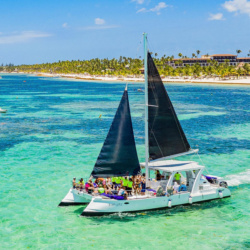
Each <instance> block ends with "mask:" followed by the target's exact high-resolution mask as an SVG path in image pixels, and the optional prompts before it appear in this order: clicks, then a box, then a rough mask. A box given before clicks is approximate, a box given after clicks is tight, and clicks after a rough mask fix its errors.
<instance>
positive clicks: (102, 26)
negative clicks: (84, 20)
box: [79, 25, 120, 30]
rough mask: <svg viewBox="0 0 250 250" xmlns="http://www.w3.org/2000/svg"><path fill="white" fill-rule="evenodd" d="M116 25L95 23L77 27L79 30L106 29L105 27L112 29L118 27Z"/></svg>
mask: <svg viewBox="0 0 250 250" xmlns="http://www.w3.org/2000/svg"><path fill="white" fill-rule="evenodd" d="M118 27H120V26H118V25H96V26H87V27H82V28H79V29H80V30H106V29H114V28H118Z"/></svg>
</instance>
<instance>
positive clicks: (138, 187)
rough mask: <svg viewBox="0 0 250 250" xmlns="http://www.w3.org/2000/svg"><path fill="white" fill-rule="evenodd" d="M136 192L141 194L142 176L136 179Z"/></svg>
mask: <svg viewBox="0 0 250 250" xmlns="http://www.w3.org/2000/svg"><path fill="white" fill-rule="evenodd" d="M135 193H136V194H140V193H141V182H140V178H139V177H138V178H136V180H135Z"/></svg>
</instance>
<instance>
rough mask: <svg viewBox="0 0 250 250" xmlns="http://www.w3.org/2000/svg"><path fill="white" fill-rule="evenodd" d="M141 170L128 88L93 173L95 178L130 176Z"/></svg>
mask: <svg viewBox="0 0 250 250" xmlns="http://www.w3.org/2000/svg"><path fill="white" fill-rule="evenodd" d="M139 171H140V164H139V160H138V156H137V152H136V147H135V139H134V132H133V126H132V120H131V116H130V108H129V101H128V92H127V88H126V89H125V91H124V93H123V96H122V99H121V102H120V105H119V107H118V109H117V111H116V114H115V117H114V120H113V122H112V125H111V127H110V129H109V132H108V135H107V137H106V140H105V142H104V144H103V146H102V149H101V152H100V154H99V156H98V158H97V161H96V164H95V166H94V169H93V171H92V174H91V175H92V176H93V177H95V178H97V177H111V176H128V175H137V174H138V172H139Z"/></svg>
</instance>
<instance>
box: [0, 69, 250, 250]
mask: <svg viewBox="0 0 250 250" xmlns="http://www.w3.org/2000/svg"><path fill="white" fill-rule="evenodd" d="M24 81H25V82H24ZM124 87H125V86H124V84H121V83H94V82H84V81H78V80H65V79H59V78H58V79H56V78H39V77H34V76H26V75H7V74H6V75H3V76H2V79H0V107H2V108H5V109H8V112H7V113H6V114H0V171H1V174H0V206H1V209H0V223H1V224H0V249H6V248H8V249H14V248H15V249H27V248H31V249H76V248H77V249H85V248H87V247H88V248H90V249H92V248H93V249H99V248H102V249H114V248H116V249H152V248H153V247H157V248H158V249H248V248H250V240H249V235H250V228H249V213H250V206H249V193H248V192H249V184H250V170H249V165H250V160H249V152H250V125H249V124H250V121H249V104H250V103H249V94H250V89H249V88H247V87H241V86H222V85H211V86H210V85H180V84H168V85H167V90H168V92H169V95H170V97H171V99H172V101H173V104H174V106H175V108H176V111H177V114H178V116H179V118H180V120H181V124H182V126H183V129H184V131H185V132H186V135H187V137H188V139H189V142H190V144H191V146H192V147H193V148H197V147H198V148H199V149H200V157H201V159H199V158H196V157H193V158H192V159H193V160H197V161H198V162H200V163H204V164H205V165H206V166H207V169H208V171H209V173H210V174H217V175H221V176H223V177H225V178H226V179H227V180H228V182H229V184H230V185H231V186H230V189H231V192H232V197H231V198H227V199H223V200H215V201H212V202H207V203H203V204H193V205H192V206H183V207H178V208H171V209H166V210H161V211H154V212H143V213H136V214H122V215H110V216H106V217H101V218H94V217H93V218H84V217H79V215H80V213H81V212H82V210H83V208H84V206H80V207H65V208H58V207H57V205H58V204H59V202H60V201H61V199H62V198H63V197H64V196H65V195H66V193H67V192H68V190H69V187H70V185H71V180H72V178H73V177H74V176H76V177H85V176H88V175H89V174H90V172H91V170H92V167H93V165H94V163H95V160H96V158H97V156H98V154H99V151H100V149H101V146H102V143H103V141H104V139H105V137H106V134H107V132H108V129H109V126H110V124H111V122H112V119H113V116H114V114H115V111H116V108H117V106H118V104H119V101H120V98H121V95H122V93H123V89H124ZM139 87H143V85H142V84H132V83H131V84H130V85H129V97H130V105H131V112H132V114H133V125H134V131H135V138H136V143H137V149H138V154H139V157H140V160H141V161H143V157H144V147H143V143H144V141H143V140H144V139H143V138H144V132H143V131H144V124H143V107H142V106H140V105H138V104H142V103H143V101H144V96H143V93H140V92H137V91H135V90H137V89H138V88H139ZM100 114H102V117H101V119H99V118H98V117H99V115H100ZM189 159H190V158H189Z"/></svg>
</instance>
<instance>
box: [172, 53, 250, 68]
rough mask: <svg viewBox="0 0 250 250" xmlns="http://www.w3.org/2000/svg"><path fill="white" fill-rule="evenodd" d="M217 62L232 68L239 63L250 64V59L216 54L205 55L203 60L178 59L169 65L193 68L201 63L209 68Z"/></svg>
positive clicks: (202, 57)
mask: <svg viewBox="0 0 250 250" xmlns="http://www.w3.org/2000/svg"><path fill="white" fill-rule="evenodd" d="M212 60H214V61H217V62H218V63H224V62H228V63H229V64H230V65H232V66H237V65H238V63H240V62H243V63H250V57H237V55H231V54H215V55H211V56H209V55H203V56H201V58H178V59H173V60H172V61H170V62H169V65H170V66H172V67H174V68H178V67H183V66H186V65H190V66H192V65H193V64H195V63H199V64H200V65H201V66H209V65H210V63H211V61H212Z"/></svg>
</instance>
